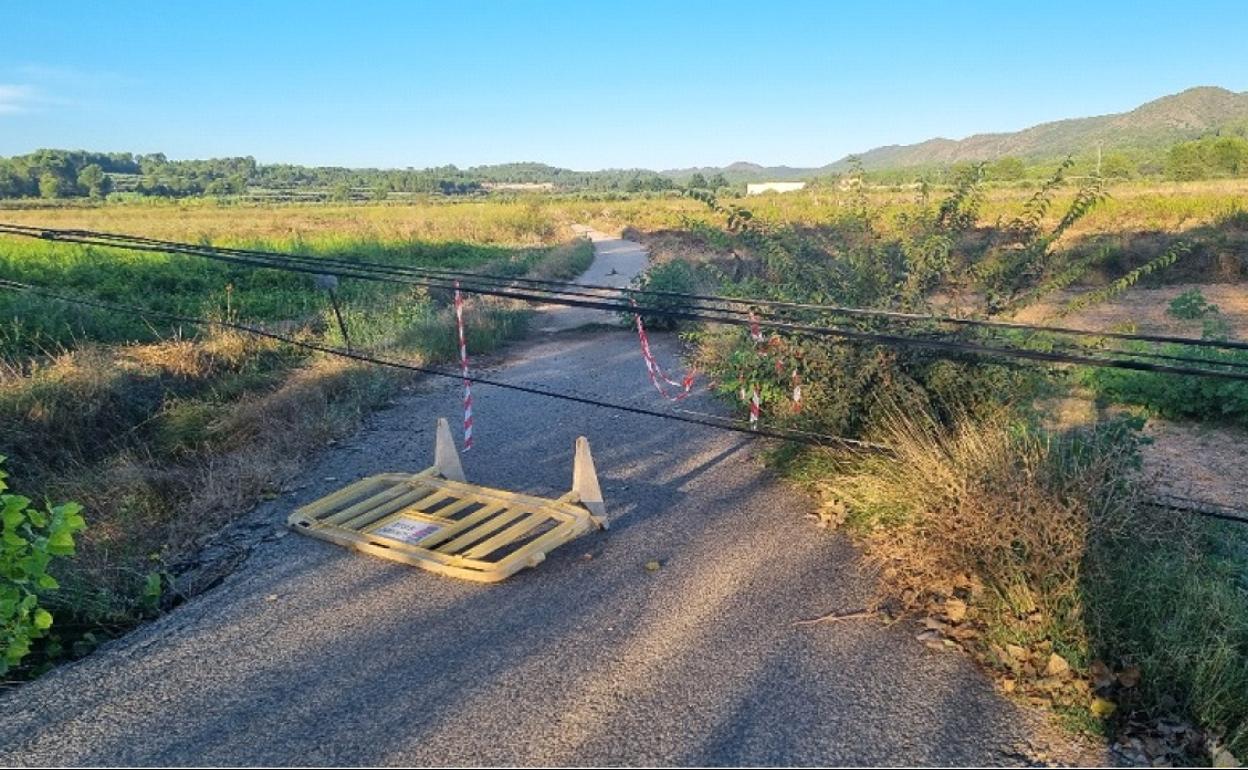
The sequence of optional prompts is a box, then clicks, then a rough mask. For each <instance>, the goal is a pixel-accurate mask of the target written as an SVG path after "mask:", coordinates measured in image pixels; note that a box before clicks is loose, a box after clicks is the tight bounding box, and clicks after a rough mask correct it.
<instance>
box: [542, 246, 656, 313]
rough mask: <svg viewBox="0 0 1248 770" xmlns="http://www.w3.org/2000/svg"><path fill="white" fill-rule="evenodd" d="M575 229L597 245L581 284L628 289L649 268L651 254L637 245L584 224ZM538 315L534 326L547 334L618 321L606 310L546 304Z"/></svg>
mask: <svg viewBox="0 0 1248 770" xmlns="http://www.w3.org/2000/svg"><path fill="white" fill-rule="evenodd" d="M573 229H574V230H575V231H576V232H577V233H578V234H579V235H583V236H584V237H586V238H588V239H589V240H591V241H593V244H594V262H593V264H592V265H590V266H589V270H586V271H585V272H584V273H583V274H582V275H581V277H580V278H579V279H578V280H579V281H580V282H581V283H589V284H593V285H595V286H616V287H623V286H628V284H629V282H631V281H632V280H633V278H634V277H636V276H637V275H638V274H640V273H641V272H642V271H643V270H645V269H646V262H647V260H648V255H647V254H646V251H645V249H643V248H641V246H639V245H638V244H636V243H634V242H632V241H626V240H623V239H622V238H616V237H614V236H611V235H608V234H606V233H602V232H599V231H597V230H594V229H593V228H589V227H585V226H583V225H574V226H573ZM538 313H539V314H538V317H537V322H536V323H535V324H534V327H535V328H536V329H537V331H539V332H547V333H549V332H556V331H566V330H568V329H575V328H578V327H581V326H588V325H590V324H601V323H612V322H614V321H615V317H614V316H612V314H611V313H608V312H607V311H605V310H594V309H592V308H586V307H566V306H564V307H561V306H559V305H545V306H542V307H540V308H538Z"/></svg>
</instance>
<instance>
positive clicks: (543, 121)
mask: <svg viewBox="0 0 1248 770" xmlns="http://www.w3.org/2000/svg"><path fill="white" fill-rule="evenodd" d="M1245 40H1248V9H1246V8H1245V6H1244V4H1243V2H1242V0H1241V1H1240V2H1223V3H1216V2H1205V3H1200V2H1196V3H1187V4H1182V5H1180V4H1179V3H1166V4H1163V3H1149V2H1134V3H1125V2H1124V3H1115V2H1086V1H1085V2H1079V3H1067V2H1058V1H1049V2H1032V3H1025V4H1024V3H1007V2H995V3H960V4H959V3H938V2H930V3H920V2H900V1H898V0H893V1H892V2H886V3H881V2H861V3H860V2H832V1H831V0H828V1H826V2H783V1H781V0H754V2H748V3H747V2H730V1H728V0H723V1H721V2H683V3H677V2H646V1H644V0H628V1H627V2H623V1H621V2H612V3H607V2H601V1H598V0H581V1H580V2H537V1H533V2H520V1H518V0H516V1H512V2H504V1H503V0H462V1H461V2H416V1H414V0H413V1H408V2H369V1H368V0H356V2H350V3H348V2H317V1H316V0H301V1H300V2H278V1H277V0H267V1H266V0H253V1H252V2H229V1H227V0H214V1H213V2H180V1H178V0H165V1H164V2H139V1H138V0H135V1H134V2H108V3H102V2H58V1H57V0H40V1H39V2H34V1H27V0H7V2H4V3H3V5H2V7H0V155H11V154H16V153H24V152H29V151H31V150H33V149H36V148H39V147H59V148H73V149H78V148H82V149H93V150H132V151H136V152H157V151H160V152H165V153H167V154H168V155H169V156H170V157H172V158H193V157H211V156H224V155H253V156H255V157H256V158H257V159H258V160H260V161H261V162H293V163H305V164H326V165H347V166H386V167H404V166H416V167H424V166H432V165H441V164H447V163H454V164H456V165H459V166H461V167H462V166H470V165H477V164H482V163H498V162H507V161H517V160H537V161H543V162H548V163H552V164H555V165H560V166H567V167H571V168H578V169H596V168H606V167H632V166H643V167H649V168H672V167H684V166H690V165H721V164H726V163H730V162H732V161H736V160H751V161H755V162H759V163H764V164H788V165H798V166H814V165H822V164H824V163H828V162H830V161H833V160H836V159H838V158H840V157H842V156H844V155H845V154H847V153H849V152H855V151H862V150H866V149H869V148H871V147H874V146H878V145H882V144H904V143H910V142H916V141H922V140H923V139H927V138H930V137H932V136H947V137H951V138H960V137H963V136H966V135H969V134H972V133H978V132H982V131H1004V130H1013V129H1018V128H1023V127H1025V126H1028V125H1031V124H1033V123H1037V122H1041V121H1045V120H1055V119H1060V118H1065V117H1076V116H1082V115H1093V114H1103V113H1107V112H1118V111H1122V110H1126V109H1130V108H1132V107H1134V106H1136V105H1138V104H1140V103H1142V102H1145V101H1147V100H1149V99H1152V98H1156V97H1158V96H1161V95H1164V94H1167V93H1173V92H1176V91H1179V90H1182V89H1184V88H1187V87H1190V86H1194V85H1220V86H1224V87H1226V88H1230V89H1232V90H1235V91H1244V90H1248V53H1245V49H1244V41H1245Z"/></svg>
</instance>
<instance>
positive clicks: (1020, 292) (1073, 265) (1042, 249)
mask: <svg viewBox="0 0 1248 770" xmlns="http://www.w3.org/2000/svg"><path fill="white" fill-rule="evenodd" d="M1072 165H1074V161H1073V159H1072V158H1070V157H1068V158H1066V160H1065V161H1064V162H1063V163H1062V164H1061V165H1060V166H1058V168H1057V170H1056V171H1055V172H1054V173H1053V175H1052V176H1050V177H1049V178H1048V179H1047V180H1045V182H1044V183H1043V184H1042V185H1041V186H1040V188H1039V189H1038V190H1036V192H1035V194H1033V195H1032V196H1031V198H1030V199H1029V200H1028V201H1027V203H1026V205H1024V207H1023V212H1022V213H1021V214H1020V215H1019V216H1017V217H1015V218H1014V219H1013V220H1012V221H1010V222H1009V223H1008V224H1006V225H1005V227H1004V228H1002V234H1003V235H1002V238H1001V239H1000V240H999V241H998V242H997V243H996V244H994V245H993V247H992V248H991V249H990V251H989V253H988V255H987V256H986V257H985V258H984V259H982V260H981V261H979V262H978V263H977V264H976V265H975V267H974V273H975V278H976V280H977V283H978V284H980V286H981V287H982V289H983V293H984V302H985V306H986V310H987V311H988V312H989V313H992V314H997V313H1003V312H1008V311H1011V310H1017V309H1019V308H1020V307H1023V306H1025V305H1027V304H1030V303H1031V302H1034V301H1036V300H1037V299H1039V298H1040V297H1041V296H1043V295H1045V294H1048V293H1050V292H1053V291H1056V290H1058V289H1061V288H1065V287H1066V286H1069V285H1070V284H1072V283H1074V282H1075V281H1076V280H1078V279H1079V278H1080V277H1081V276H1082V275H1083V274H1085V273H1086V271H1087V270H1088V269H1089V268H1090V267H1091V266H1092V262H1091V261H1089V260H1080V261H1076V260H1075V259H1073V258H1072V257H1071V256H1070V255H1069V254H1067V253H1066V252H1062V251H1059V250H1057V249H1055V248H1054V245H1055V244H1056V242H1057V241H1058V239H1059V238H1061V237H1062V235H1063V234H1065V233H1066V231H1067V230H1069V229H1070V228H1071V227H1072V226H1073V225H1074V224H1075V223H1076V222H1078V221H1079V220H1081V219H1083V218H1084V217H1086V216H1087V215H1088V214H1089V213H1091V212H1092V210H1093V209H1094V208H1096V206H1097V205H1098V204H1099V203H1101V201H1103V200H1105V198H1106V197H1107V196H1108V192H1106V190H1105V185H1104V180H1103V179H1102V178H1101V177H1089V178H1088V179H1086V180H1084V181H1083V183H1082V184H1081V185H1080V186H1079V190H1078V192H1077V193H1075V197H1074V199H1073V200H1072V201H1071V202H1070V204H1069V205H1068V206H1067V208H1066V211H1065V213H1064V214H1063V215H1062V217H1061V219H1059V220H1058V222H1057V224H1056V225H1054V226H1053V227H1051V228H1045V226H1044V221H1045V218H1046V217H1047V216H1048V213H1049V209H1050V208H1051V207H1052V204H1053V199H1054V196H1055V194H1056V192H1057V190H1058V189H1059V188H1060V187H1061V186H1062V184H1063V183H1064V181H1065V178H1066V174H1067V172H1068V171H1069V170H1070V168H1071V166H1072Z"/></svg>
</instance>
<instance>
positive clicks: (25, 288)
mask: <svg viewBox="0 0 1248 770" xmlns="http://www.w3.org/2000/svg"><path fill="white" fill-rule="evenodd" d="M0 289H7V290H9V291H18V292H24V293H27V294H33V295H36V296H40V297H45V298H48V299H54V300H58V301H61V302H67V303H70V304H75V305H83V306H86V307H94V308H99V309H101V310H108V311H110V312H115V313H122V314H126V315H134V316H138V317H140V318H144V319H160V320H164V321H173V322H176V323H185V324H191V325H194V326H201V327H204V326H211V327H217V328H222V329H231V330H234V331H238V332H242V333H244V334H251V335H254V336H256V337H263V338H265V339H271V340H274V341H277V342H282V343H285V344H287V345H292V346H295V347H299V348H303V349H305V350H314V351H318V352H321V353H326V354H329V355H333V356H338V357H340V358H348V359H351V360H354V361H360V362H363V363H369V364H374V365H377V366H385V367H389V368H392V369H402V370H405V371H410V372H418V373H421V374H429V375H433V376H435V377H445V378H450V379H456V380H462V379H463V373H462V372H449V371H444V370H442V369H436V368H433V367H428V366H418V365H416V364H411V363H407V362H405V361H396V360H394V359H387V358H380V357H377V356H372V355H368V354H365V353H360V352H356V351H352V350H347V349H346V348H338V347H334V346H332V345H322V344H320V343H316V342H308V341H306V340H299V339H295V338H293V337H288V336H285V335H282V334H277V333H275V332H270V331H268V330H265V329H260V328H257V327H254V326H248V325H246V324H240V323H233V322H231V321H220V320H215V319H209V318H198V317H195V316H187V315H181V314H178V313H167V312H164V311H160V310H149V309H147V308H141V307H135V306H133V305H124V304H120V303H116V302H106V301H104V300H95V299H85V298H82V297H74V296H71V295H67V294H61V293H60V292H55V291H51V290H49V289H45V288H43V287H40V286H35V285H32V284H26V283H20V282H18V281H10V280H7V279H3V278H0ZM471 379H472V382H473V384H474V385H475V384H481V385H490V386H492V387H496V388H503V389H505V390H514V391H518V392H521V393H528V394H530V395H535V396H544V397H546V398H554V399H559V400H562V401H571V402H574V403H579V404H586V405H589V406H595V407H601V408H604V409H614V410H617V411H621V412H629V413H631V414H640V415H645V416H648V417H659V418H662V419H668V420H676V421H678V422H686V423H692V424H695V425H704V426H706V427H710V428H719V429H722V430H730V431H735V432H738V433H746V434H750V435H756V436H764V437H767V438H777V439H784V440H786V441H794V442H797V443H802V444H808V445H811V446H830V447H845V448H850V449H860V450H868V451H874V452H889V451H892V450H891V448H890V447H887V446H885V445H883V444H875V443H872V442H870V441H860V440H857V439H851V438H843V437H840V436H827V435H824V434H819V433H812V432H809V431H781V430H767V429H753V428H750V427H747V426H745V425H742V424H741V422H742V421H740V420H734V419H733V418H730V417H724V418H719V417H716V416H715V415H708V414H702V413H699V414H700V416H702V417H709V418H714V420H718V422H717V421H714V420H707V419H695V418H694V417H691V416H685V415H682V414H676V413H673V412H664V411H658V410H654V409H645V408H643V407H637V406H632V405H630V404H618V403H612V402H610V401H600V400H598V399H594V398H590V397H586V396H578V395H574V394H568V393H561V392H559V391H554V390H546V389H543V388H537V387H532V386H528V385H518V384H515V383H509V382H501V381H499V380H491V379H486V378H482V377H478V376H476V375H473V376H472V377H471Z"/></svg>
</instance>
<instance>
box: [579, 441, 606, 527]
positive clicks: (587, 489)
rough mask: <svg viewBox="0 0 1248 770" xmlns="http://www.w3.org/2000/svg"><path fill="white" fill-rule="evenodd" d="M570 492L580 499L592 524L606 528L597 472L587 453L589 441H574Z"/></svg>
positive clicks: (604, 506) (592, 458) (604, 505)
mask: <svg viewBox="0 0 1248 770" xmlns="http://www.w3.org/2000/svg"><path fill="white" fill-rule="evenodd" d="M572 491H573V492H575V493H576V494H577V496H578V497H579V498H580V502H581V505H583V506H585V508H586V509H587V510H588V511H589V512H590V514H592V516H593V518H594V522H595V523H596V524H597V525H598V526H600V527H602V528H603V529H606V528H607V507H606V504H605V503H604V502H603V500H602V488H601V487H599V486H598V472H597V471H596V470H595V469H594V456H593V455H592V454H590V451H589V439H587V438H585V437H584V436H579V437H577V439H576V455H575V457H574V458H573V460H572Z"/></svg>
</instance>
